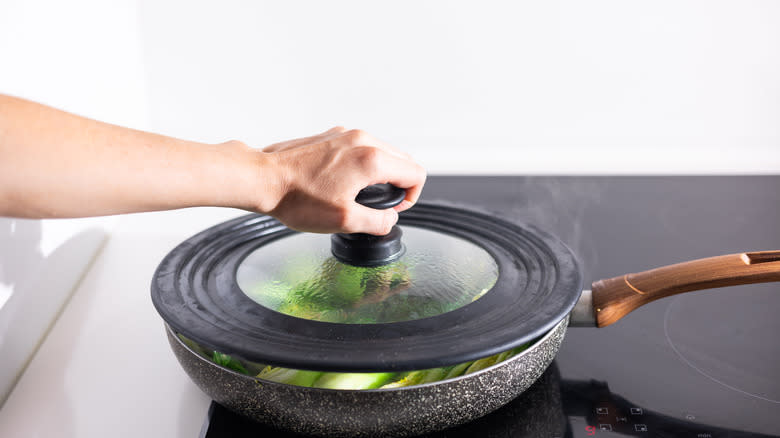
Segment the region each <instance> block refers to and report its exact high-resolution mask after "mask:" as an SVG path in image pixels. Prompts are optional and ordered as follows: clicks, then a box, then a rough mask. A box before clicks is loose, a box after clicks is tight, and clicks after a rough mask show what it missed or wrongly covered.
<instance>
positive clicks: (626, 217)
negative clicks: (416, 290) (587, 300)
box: [201, 176, 780, 438]
mask: <svg viewBox="0 0 780 438" xmlns="http://www.w3.org/2000/svg"><path fill="white" fill-rule="evenodd" d="M778 188H780V176H707V177H704V176H698V177H693V176H691V177H683V176H675V177H462V176H459V177H431V178H429V181H428V183H427V185H426V188H425V193H424V196H425V199H429V200H435V199H443V200H448V201H454V202H458V203H462V204H464V205H468V206H472V207H477V208H483V209H485V210H488V211H494V212H497V213H498V214H501V215H504V216H506V217H509V218H511V219H514V220H518V221H522V222H526V223H531V224H534V225H536V226H538V227H541V228H542V229H545V230H547V231H550V232H552V233H553V234H556V235H558V236H559V237H560V238H561V239H562V240H563V241H564V242H566V243H567V244H568V245H569V246H570V247H571V248H572V249H573V250H574V252H575V254H577V256H578V258H579V259H580V261H581V263H582V267H583V271H584V273H585V276H586V284H590V282H592V281H594V280H597V279H600V278H608V277H613V276H616V275H620V274H625V273H629V272H636V271H640V270H645V269H650V268H653V267H657V266H661V265H667V264H673V263H677V262H681V261H685V260H690V259H695V258H701V257H708V256H715V255H721V254H729V253H736V252H743V251H758V250H771V249H780V227H778V225H780V190H778ZM778 314H780V283H769V284H758V285H747V286H738V287H730V288H722V289H714V290H706V291H697V292H691V293H687V294H683V295H678V296H675V297H671V298H666V299H663V300H659V301H656V302H654V303H651V304H649V305H646V306H644V307H642V308H640V309H638V310H636V311H634V312H632V313H631V314H629V315H628V316H626V317H625V318H624V319H623V320H621V321H619V322H617V323H615V324H614V325H612V326H609V327H606V328H603V329H593V328H570V329H569V330H568V331H567V333H566V338H565V340H564V343H563V346H562V348H561V350H560V352H559V353H558V356H557V358H556V360H555V361H554V362H553V364H552V366H551V367H550V368H549V369H548V370H547V371H546V372H545V373H544V375H543V376H542V377H541V378H540V379H539V380H538V381H537V382H536V384H534V385H533V386H532V387H531V388H530V389H529V390H528V391H526V392H525V393H524V394H522V395H521V396H520V397H518V398H517V399H515V400H514V401H512V402H510V403H509V404H508V405H506V406H504V407H503V408H501V409H499V410H497V411H495V412H493V413H492V414H489V415H487V416H485V417H483V418H480V419H478V420H476V421H473V422H471V423H468V424H465V425H461V426H457V427H454V428H451V429H447V430H444V431H441V432H437V433H434V434H430V435H426V437H430V438H433V437H438V438H445V437H446V438H454V437H475V436H479V437H561V438H563V437H590V436H638V437H693V438H721V437H780V339H779V338H778V337H779V336H780V318H778V317H777V316H778ZM201 436H203V437H209V438H213V437H228V436H229V437H234V438H240V437H249V436H253V437H257V436H268V437H276V436H279V437H293V436H297V435H292V434H288V433H285V432H282V431H277V430H274V429H271V428H269V427H267V426H264V425H261V424H257V423H254V422H251V421H249V420H246V419H244V418H242V417H240V416H238V415H235V414H233V413H231V412H230V411H228V410H227V409H225V408H223V407H222V406H220V405H218V404H217V403H212V405H211V407H210V409H209V413H208V415H207V418H206V419H205V421H204V425H203V429H202V433H201Z"/></svg>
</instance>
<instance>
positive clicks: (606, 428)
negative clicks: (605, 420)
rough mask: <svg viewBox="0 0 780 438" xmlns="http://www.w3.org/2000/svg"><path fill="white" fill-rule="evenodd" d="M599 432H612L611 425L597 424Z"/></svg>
mask: <svg viewBox="0 0 780 438" xmlns="http://www.w3.org/2000/svg"><path fill="white" fill-rule="evenodd" d="M599 430H608V431H612V425H611V424H599Z"/></svg>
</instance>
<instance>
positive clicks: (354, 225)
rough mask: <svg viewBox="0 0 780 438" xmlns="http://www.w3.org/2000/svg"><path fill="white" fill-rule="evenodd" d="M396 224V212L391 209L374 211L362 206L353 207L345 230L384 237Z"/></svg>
mask: <svg viewBox="0 0 780 438" xmlns="http://www.w3.org/2000/svg"><path fill="white" fill-rule="evenodd" d="M396 222H398V212H397V211H395V210H394V209H392V208H388V209H385V210H376V209H373V208H369V207H365V206H363V205H360V204H357V205H355V208H354V210H353V211H352V214H350V220H349V223H348V224H345V228H346V229H348V231H347V232H349V233H368V234H373V235H375V236H384V235H386V234H388V233H390V230H391V229H392V228H393V225H395V224H396Z"/></svg>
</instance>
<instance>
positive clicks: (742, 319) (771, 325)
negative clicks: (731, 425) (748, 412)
mask: <svg viewBox="0 0 780 438" xmlns="http://www.w3.org/2000/svg"><path fill="white" fill-rule="evenodd" d="M752 289H755V290H752V291H750V292H749V294H747V295H745V294H737V293H732V294H726V293H724V294H722V295H721V296H720V297H719V299H718V300H717V301H715V300H701V299H697V298H698V297H692V296H686V295H681V296H679V297H676V298H675V299H674V300H673V301H672V302H671V304H670V305H669V307H668V308H667V309H666V313H665V315H664V334H665V336H666V339H667V342H668V343H669V345H670V347H671V348H672V349H673V350H674V352H675V353H676V354H677V355H678V356H679V358H680V360H682V361H683V362H684V363H685V364H687V365H688V366H690V367H691V368H693V369H694V370H696V371H697V372H699V373H700V374H702V375H703V376H705V377H707V378H708V379H710V380H711V381H712V382H714V383H717V384H719V385H722V386H724V387H726V388H729V389H730V390H732V391H736V392H738V393H740V394H742V395H747V396H749V397H752V398H755V399H756V400H760V401H762V402H766V403H774V404H780V379H778V369H779V368H780V363H778V362H777V358H780V342H777V329H778V323H777V321H776V316H777V311H778V310H780V308H778V307H777V306H775V305H774V304H777V300H776V297H777V293H778V291H777V286H776V285H762V286H758V285H757V286H753V287H752Z"/></svg>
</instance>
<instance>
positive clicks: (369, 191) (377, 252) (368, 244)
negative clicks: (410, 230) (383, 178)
mask: <svg viewBox="0 0 780 438" xmlns="http://www.w3.org/2000/svg"><path fill="white" fill-rule="evenodd" d="M405 197H406V190H404V189H402V188H399V187H396V186H394V185H392V184H374V185H372V186H368V187H366V188H365V189H363V190H361V191H360V192H359V193H358V195H357V196H356V197H355V202H357V203H359V204H362V205H365V206H366V207H371V208H374V209H377V210H384V209H387V208H393V207H395V206H396V205H398V204H400V203H401V201H403V200H404V198H405ZM402 235H403V233H402V232H401V228H399V227H398V226H397V225H394V226H393V228H392V229H391V230H390V233H389V234H387V235H385V236H374V235H372V234H365V233H352V234H345V233H337V234H333V235H331V236H330V251H331V253H333V255H334V256H335V257H336V258H337V259H338V260H339V261H341V262H343V263H346V264H349V265H353V266H381V265H386V264H388V263H391V262H393V261H394V260H396V259H398V257H400V256H401V255H402V254H403V253H404V246H403V244H402V243H401V236H402Z"/></svg>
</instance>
